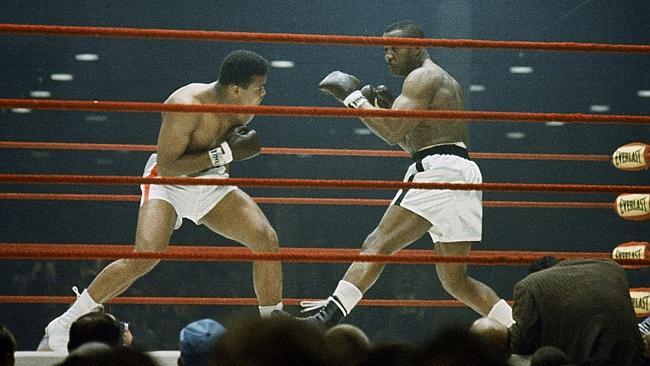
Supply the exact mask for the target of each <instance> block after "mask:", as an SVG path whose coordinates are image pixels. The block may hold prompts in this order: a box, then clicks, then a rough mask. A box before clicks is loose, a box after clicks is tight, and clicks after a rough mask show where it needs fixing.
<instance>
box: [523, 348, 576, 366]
mask: <svg viewBox="0 0 650 366" xmlns="http://www.w3.org/2000/svg"><path fill="white" fill-rule="evenodd" d="M568 363H569V357H568V356H567V355H566V353H564V352H563V351H562V350H561V349H559V348H555V347H553V346H542V347H540V348H538V349H537V350H536V351H535V352H534V353H533V355H532V356H530V366H562V365H566V364H568Z"/></svg>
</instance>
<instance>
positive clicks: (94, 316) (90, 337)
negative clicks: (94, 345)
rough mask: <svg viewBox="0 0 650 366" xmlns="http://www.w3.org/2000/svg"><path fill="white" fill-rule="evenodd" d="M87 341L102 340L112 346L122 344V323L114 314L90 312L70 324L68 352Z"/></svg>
mask: <svg viewBox="0 0 650 366" xmlns="http://www.w3.org/2000/svg"><path fill="white" fill-rule="evenodd" d="M87 342H102V343H105V344H107V345H109V346H111V347H117V346H121V345H122V333H121V331H120V324H119V322H118V320H117V319H115V317H114V316H112V315H110V314H106V313H102V312H97V311H96V312H92V313H88V314H86V315H84V316H82V317H81V318H79V319H77V320H75V321H74V323H72V325H71V326H70V339H69V340H68V352H72V351H74V350H75V349H76V348H78V347H79V346H81V345H82V344H84V343H87Z"/></svg>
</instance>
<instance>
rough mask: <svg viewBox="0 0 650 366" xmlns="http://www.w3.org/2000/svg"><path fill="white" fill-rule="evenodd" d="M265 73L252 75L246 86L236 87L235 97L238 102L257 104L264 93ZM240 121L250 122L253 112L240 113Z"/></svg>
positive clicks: (260, 101)
mask: <svg viewBox="0 0 650 366" xmlns="http://www.w3.org/2000/svg"><path fill="white" fill-rule="evenodd" d="M265 86H266V75H254V76H253V77H252V79H251V82H250V83H249V84H248V86H246V87H237V88H238V89H237V93H238V95H237V99H238V101H239V104H243V105H259V104H260V103H262V99H264V95H266V89H265ZM241 116H242V118H241V119H242V121H241V122H242V123H244V124H246V123H248V122H250V121H251V120H252V119H253V117H255V115H254V114H247V115H241Z"/></svg>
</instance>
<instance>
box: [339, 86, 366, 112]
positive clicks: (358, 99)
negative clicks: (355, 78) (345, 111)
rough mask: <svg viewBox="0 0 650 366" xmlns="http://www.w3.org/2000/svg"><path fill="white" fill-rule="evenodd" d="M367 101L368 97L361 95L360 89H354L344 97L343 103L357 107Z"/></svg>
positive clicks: (349, 106)
mask: <svg viewBox="0 0 650 366" xmlns="http://www.w3.org/2000/svg"><path fill="white" fill-rule="evenodd" d="M367 101H368V99H366V97H364V96H363V94H362V93H361V90H355V91H353V92H352V93H351V94H350V95H348V96H347V98H345V100H344V101H343V104H344V105H345V106H346V107H348V108H359V106H360V105H362V104H363V103H364V102H367Z"/></svg>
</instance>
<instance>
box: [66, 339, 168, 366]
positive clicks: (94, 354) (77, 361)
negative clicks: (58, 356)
mask: <svg viewBox="0 0 650 366" xmlns="http://www.w3.org/2000/svg"><path fill="white" fill-rule="evenodd" d="M115 365H119V366H158V365H157V364H156V362H155V361H154V360H153V359H152V358H151V356H149V355H147V354H146V353H143V352H140V351H136V350H134V349H132V348H130V347H111V346H109V345H107V344H106V343H101V342H87V343H84V344H82V345H81V346H79V347H78V348H76V349H75V350H74V351H72V352H70V354H69V355H68V356H67V357H66V358H65V359H64V360H63V362H61V363H59V364H58V365H57V366H115Z"/></svg>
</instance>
